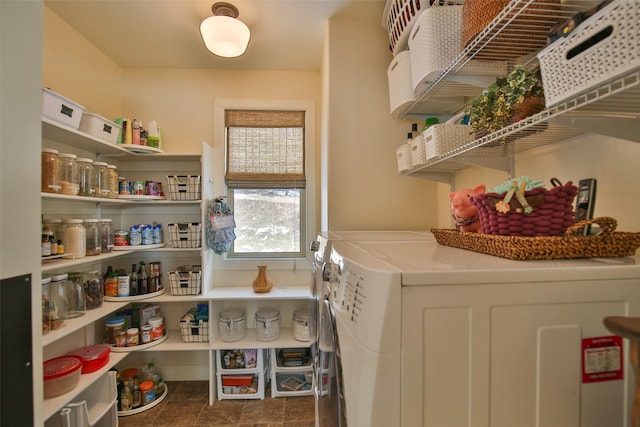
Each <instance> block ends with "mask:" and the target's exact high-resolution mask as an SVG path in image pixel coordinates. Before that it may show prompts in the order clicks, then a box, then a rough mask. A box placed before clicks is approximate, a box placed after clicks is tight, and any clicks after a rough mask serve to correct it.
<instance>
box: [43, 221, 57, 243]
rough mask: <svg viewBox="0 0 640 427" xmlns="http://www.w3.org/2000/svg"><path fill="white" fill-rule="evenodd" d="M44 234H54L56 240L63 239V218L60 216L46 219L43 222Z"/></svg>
mask: <svg viewBox="0 0 640 427" xmlns="http://www.w3.org/2000/svg"><path fill="white" fill-rule="evenodd" d="M42 234H47V235H50V236H53V238H54V239H55V240H56V241H58V240H62V220H61V219H60V218H52V219H45V220H44V221H43V222H42Z"/></svg>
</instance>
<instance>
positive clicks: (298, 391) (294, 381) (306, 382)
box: [271, 370, 313, 397]
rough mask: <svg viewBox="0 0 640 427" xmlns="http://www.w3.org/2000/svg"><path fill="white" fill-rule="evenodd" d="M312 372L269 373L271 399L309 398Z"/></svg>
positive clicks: (311, 389)
mask: <svg viewBox="0 0 640 427" xmlns="http://www.w3.org/2000/svg"><path fill="white" fill-rule="evenodd" d="M312 394H313V371H312V370H308V371H296V372H271V397H287V396H311V395H312Z"/></svg>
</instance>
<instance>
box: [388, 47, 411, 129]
mask: <svg viewBox="0 0 640 427" xmlns="http://www.w3.org/2000/svg"><path fill="white" fill-rule="evenodd" d="M387 80H388V82H389V108H390V111H391V115H392V116H394V117H395V116H397V115H398V113H400V112H401V111H403V110H404V109H405V108H406V107H407V106H408V104H410V103H411V102H413V99H414V97H413V85H412V84H411V58H410V57H409V51H408V50H405V51H404V52H400V53H399V54H398V55H396V56H395V58H393V59H392V60H391V63H390V64H389V68H387Z"/></svg>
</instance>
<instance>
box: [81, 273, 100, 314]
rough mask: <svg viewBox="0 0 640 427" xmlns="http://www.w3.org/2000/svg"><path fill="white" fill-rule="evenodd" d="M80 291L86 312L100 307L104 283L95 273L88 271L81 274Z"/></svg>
mask: <svg viewBox="0 0 640 427" xmlns="http://www.w3.org/2000/svg"><path fill="white" fill-rule="evenodd" d="M82 289H83V291H84V299H85V302H86V305H87V310H93V309H95V308H100V307H102V301H103V299H104V281H103V280H102V276H101V275H100V274H99V273H98V272H97V271H95V270H94V271H89V272H88V273H83V274H82Z"/></svg>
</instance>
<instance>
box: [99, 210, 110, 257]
mask: <svg viewBox="0 0 640 427" xmlns="http://www.w3.org/2000/svg"><path fill="white" fill-rule="evenodd" d="M100 231H101V233H102V237H101V239H100V242H101V243H102V253H103V254H106V253H108V252H111V251H112V250H113V226H112V221H111V218H103V219H101V220H100Z"/></svg>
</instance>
